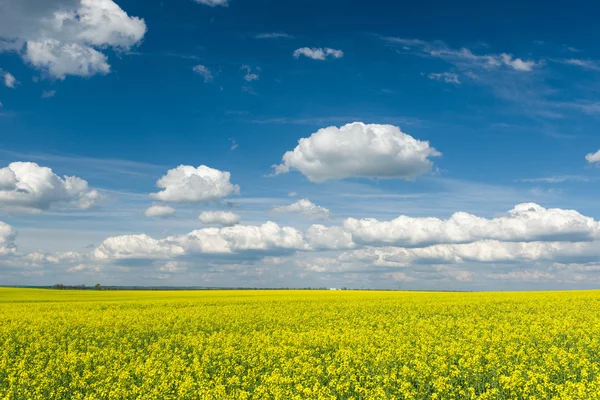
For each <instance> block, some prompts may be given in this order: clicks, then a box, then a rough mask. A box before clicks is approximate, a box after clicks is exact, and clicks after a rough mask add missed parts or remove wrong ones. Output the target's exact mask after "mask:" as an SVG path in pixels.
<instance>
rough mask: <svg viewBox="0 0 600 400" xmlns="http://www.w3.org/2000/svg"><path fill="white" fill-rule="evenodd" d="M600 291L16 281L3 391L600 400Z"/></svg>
mask: <svg viewBox="0 0 600 400" xmlns="http://www.w3.org/2000/svg"><path fill="white" fill-rule="evenodd" d="M598 398H600V292H595V291H590V292H583V291H581V292H536V293H407V292H353V291H344V292H340V291H338V292H329V291H190V292H110V291H107V292H91V291H90V292H80V291H79V292H75V291H73V292H69V291H50V290H32V289H0V399H119V400H122V399H218V400H222V399H354V400H358V399H598Z"/></svg>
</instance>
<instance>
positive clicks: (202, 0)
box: [194, 0, 228, 7]
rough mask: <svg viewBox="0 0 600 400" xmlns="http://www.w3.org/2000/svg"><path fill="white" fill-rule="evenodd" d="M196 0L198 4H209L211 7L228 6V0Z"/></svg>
mask: <svg viewBox="0 0 600 400" xmlns="http://www.w3.org/2000/svg"><path fill="white" fill-rule="evenodd" d="M194 1H195V2H196V3H198V4H204V5H205V6H209V7H217V6H221V7H227V6H228V0H194Z"/></svg>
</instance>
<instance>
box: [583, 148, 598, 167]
mask: <svg viewBox="0 0 600 400" xmlns="http://www.w3.org/2000/svg"><path fill="white" fill-rule="evenodd" d="M585 159H586V161H587V162H589V163H591V164H594V163H600V150H598V151H597V152H595V153H590V154H588V155H586V156H585Z"/></svg>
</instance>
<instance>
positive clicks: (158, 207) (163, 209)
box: [144, 204, 175, 218]
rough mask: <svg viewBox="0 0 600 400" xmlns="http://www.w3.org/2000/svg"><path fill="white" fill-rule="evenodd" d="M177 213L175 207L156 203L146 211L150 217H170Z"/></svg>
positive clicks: (145, 213) (146, 214)
mask: <svg viewBox="0 0 600 400" xmlns="http://www.w3.org/2000/svg"><path fill="white" fill-rule="evenodd" d="M173 214H175V209H174V208H173V207H169V206H167V205H164V204H154V205H152V206H151V207H148V208H147V209H146V211H145V212H144V215H145V216H146V217H150V218H168V217H171V216H172V215H173Z"/></svg>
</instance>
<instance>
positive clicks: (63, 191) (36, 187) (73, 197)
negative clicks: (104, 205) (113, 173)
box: [0, 162, 102, 211]
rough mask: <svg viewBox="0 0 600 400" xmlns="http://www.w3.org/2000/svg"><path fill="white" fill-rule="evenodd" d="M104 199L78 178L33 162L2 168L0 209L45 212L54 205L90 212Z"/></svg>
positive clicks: (18, 163)
mask: <svg viewBox="0 0 600 400" xmlns="http://www.w3.org/2000/svg"><path fill="white" fill-rule="evenodd" d="M101 198H102V196H101V195H100V193H98V191H96V190H92V189H90V188H89V186H88V183H87V181H85V180H83V179H81V178H78V177H76V176H64V177H63V178H61V177H59V176H58V175H56V174H54V172H52V170H51V169H50V168H48V167H41V166H39V165H38V164H36V163H32V162H14V163H11V164H9V165H8V166H7V167H4V168H0V207H7V208H14V209H21V210H29V211H41V210H47V209H49V208H50V207H51V206H53V205H68V204H71V205H75V206H77V207H79V208H82V209H88V208H91V207H93V206H94V205H96V203H97V202H98V201H99V200H100V199H101Z"/></svg>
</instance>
